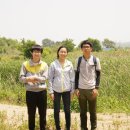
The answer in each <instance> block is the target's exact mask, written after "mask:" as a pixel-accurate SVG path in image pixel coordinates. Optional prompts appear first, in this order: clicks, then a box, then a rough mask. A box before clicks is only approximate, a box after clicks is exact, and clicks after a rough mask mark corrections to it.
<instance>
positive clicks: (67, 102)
mask: <svg viewBox="0 0 130 130" xmlns="http://www.w3.org/2000/svg"><path fill="white" fill-rule="evenodd" d="M62 99H63V104H64V111H65V120H66V130H70V124H71V116H70V92H64V93H62Z"/></svg>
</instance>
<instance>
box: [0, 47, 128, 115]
mask: <svg viewBox="0 0 130 130" xmlns="http://www.w3.org/2000/svg"><path fill="white" fill-rule="evenodd" d="M93 54H94V55H95V56H97V57H99V58H100V61H101V66H102V74H101V84H100V90H99V93H100V95H99V97H98V105H97V108H98V109H97V110H98V112H126V113H130V105H129V103H130V49H124V50H123V49H122V50H116V51H107V52H98V53H97V52H94V53H93ZM80 55H81V52H80V51H78V50H77V51H74V52H71V53H69V55H68V59H69V60H71V61H72V62H73V64H74V63H75V59H76V58H77V57H78V56H80ZM55 58H56V55H54V54H50V55H48V56H46V57H43V60H44V61H46V62H47V63H48V65H49V64H50V63H51V62H52V61H53V60H54V59H55ZM24 60H25V59H23V58H22V57H21V58H19V57H11V56H3V57H2V56H1V58H0V102H7V103H10V104H19V105H24V104H25V88H24V86H23V84H21V83H20V82H19V80H18V77H19V72H20V67H21V64H22V62H23V61H24ZM48 108H52V101H51V100H50V98H48ZM71 109H72V111H79V105H78V102H77V98H76V97H74V99H73V100H72V103H71Z"/></svg>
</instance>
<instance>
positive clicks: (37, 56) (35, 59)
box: [32, 49, 41, 62]
mask: <svg viewBox="0 0 130 130" xmlns="http://www.w3.org/2000/svg"><path fill="white" fill-rule="evenodd" d="M40 58H41V50H35V49H34V50H33V51H32V60H33V62H39V61H40Z"/></svg>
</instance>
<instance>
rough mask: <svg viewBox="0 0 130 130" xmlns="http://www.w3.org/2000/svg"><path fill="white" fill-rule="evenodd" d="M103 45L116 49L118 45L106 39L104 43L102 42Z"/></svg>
mask: <svg viewBox="0 0 130 130" xmlns="http://www.w3.org/2000/svg"><path fill="white" fill-rule="evenodd" d="M102 45H103V46H104V47H106V48H115V47H116V43H115V42H114V41H111V40H109V39H107V38H105V39H104V41H103V42H102Z"/></svg>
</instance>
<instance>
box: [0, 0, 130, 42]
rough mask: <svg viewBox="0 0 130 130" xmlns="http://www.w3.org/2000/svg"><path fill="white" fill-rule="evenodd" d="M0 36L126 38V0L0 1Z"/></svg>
mask: <svg viewBox="0 0 130 130" xmlns="http://www.w3.org/2000/svg"><path fill="white" fill-rule="evenodd" d="M0 37H6V38H12V39H18V40H21V39H23V38H25V39H26V40H28V39H30V40H35V41H36V42H37V43H39V44H40V43H41V41H42V40H43V39H45V38H49V39H50V40H52V41H63V40H65V39H66V38H68V39H73V40H74V43H75V44H79V42H81V41H82V40H85V39H87V38H89V37H90V38H96V39H98V40H100V41H103V40H104V38H108V39H110V40H112V41H115V42H128V41H130V0H0Z"/></svg>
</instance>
